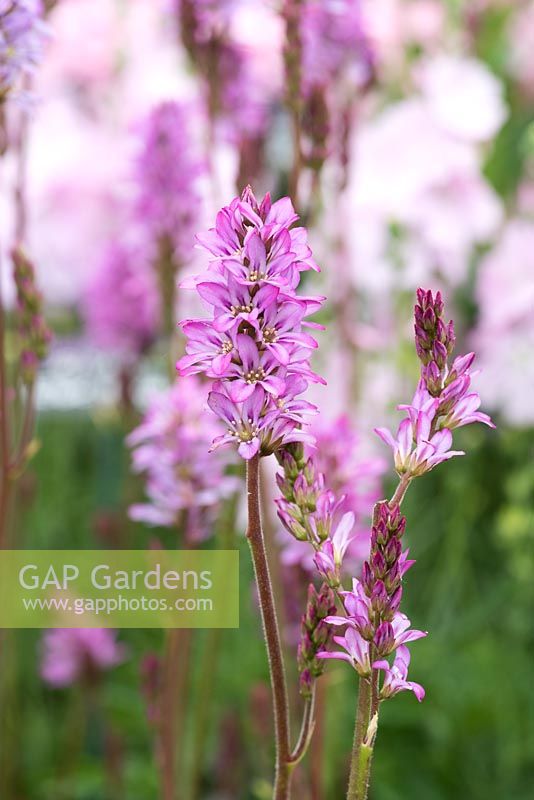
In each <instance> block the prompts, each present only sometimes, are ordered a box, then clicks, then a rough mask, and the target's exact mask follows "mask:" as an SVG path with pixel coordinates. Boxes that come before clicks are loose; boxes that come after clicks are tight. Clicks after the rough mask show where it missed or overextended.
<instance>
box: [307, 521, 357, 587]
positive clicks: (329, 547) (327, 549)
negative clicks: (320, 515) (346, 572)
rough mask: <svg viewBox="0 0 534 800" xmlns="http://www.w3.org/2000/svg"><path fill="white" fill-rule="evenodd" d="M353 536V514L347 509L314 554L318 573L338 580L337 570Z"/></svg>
mask: <svg viewBox="0 0 534 800" xmlns="http://www.w3.org/2000/svg"><path fill="white" fill-rule="evenodd" d="M354 536H355V534H354V514H353V513H352V511H348V512H347V513H346V514H343V516H342V517H341V520H340V522H339V524H338V525H337V526H336V528H335V530H334V532H333V533H331V535H330V538H328V539H326V541H325V542H323V544H322V545H321V548H320V550H318V551H317V552H316V554H315V557H314V563H315V566H316V567H317V569H318V570H319V572H320V573H322V574H323V575H325V576H326V577H329V578H330V579H331V580H333V581H334V582H335V581H336V578H337V579H338V580H339V570H340V568H341V565H342V563H343V559H344V557H345V553H346V552H347V548H348V546H349V545H350V543H351V542H352V541H353V540H354Z"/></svg>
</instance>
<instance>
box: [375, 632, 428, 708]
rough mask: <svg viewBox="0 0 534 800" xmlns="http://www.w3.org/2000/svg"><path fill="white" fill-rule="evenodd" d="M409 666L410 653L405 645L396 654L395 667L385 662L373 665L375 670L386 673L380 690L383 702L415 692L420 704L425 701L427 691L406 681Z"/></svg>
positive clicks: (416, 684) (417, 684) (377, 662)
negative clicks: (403, 693)
mask: <svg viewBox="0 0 534 800" xmlns="http://www.w3.org/2000/svg"><path fill="white" fill-rule="evenodd" d="M409 665H410V651H409V650H408V648H407V647H405V646H404V645H401V646H400V647H399V648H398V650H397V652H396V653H395V661H394V662H393V666H390V665H389V663H388V662H387V661H385V660H382V661H375V662H374V663H373V669H381V670H383V671H384V672H385V677H384V682H383V684H382V688H381V690H380V697H381V698H382V699H383V700H385V699H386V698H388V697H393V696H394V695H396V694H398V692H404V691H410V692H413V693H414V695H415V696H416V697H417V699H418V700H419V702H421V701H422V700H423V699H424V697H425V690H424V689H423V687H422V686H421V684H420V683H414V682H413V681H407V680H406V678H407V677H408V667H409Z"/></svg>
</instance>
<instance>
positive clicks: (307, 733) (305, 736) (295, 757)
mask: <svg viewBox="0 0 534 800" xmlns="http://www.w3.org/2000/svg"><path fill="white" fill-rule="evenodd" d="M315 687H316V684H315V683H314V684H313V687H312V694H311V697H310V698H308V699H307V700H306V701H305V703H304V712H303V714H302V725H301V727H300V733H299V738H298V739H297V743H296V745H295V747H294V749H293V752H292V753H291V756H290V758H289V760H290V762H291V765H292V766H296V765H297V764H298V763H299V761H301V759H302V758H304V756H305V755H306V750H307V749H308V745H309V743H310V740H311V737H312V734H313V729H314V725H315V723H314V720H313V712H314V709H315Z"/></svg>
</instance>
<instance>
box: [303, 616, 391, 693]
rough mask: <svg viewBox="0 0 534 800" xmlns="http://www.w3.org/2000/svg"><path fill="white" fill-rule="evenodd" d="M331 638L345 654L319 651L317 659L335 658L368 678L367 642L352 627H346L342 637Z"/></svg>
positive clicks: (328, 620)
mask: <svg viewBox="0 0 534 800" xmlns="http://www.w3.org/2000/svg"><path fill="white" fill-rule="evenodd" d="M331 619H332V618H331V617H327V618H326V622H331ZM332 638H333V641H334V642H335V643H336V644H337V645H339V647H342V648H343V650H344V651H345V652H341V651H339V650H335V651H332V652H330V651H327V650H321V651H320V652H319V653H317V658H324V659H326V658H335V659H339V660H341V661H348V663H349V664H350V665H351V666H352V667H354V669H355V670H356V672H357V673H358V675H361V676H362V677H363V678H366V677H368V676H369V675H370V674H371V662H370V660H369V642H366V641H365V639H364V638H363V637H362V636H361V635H360V634H359V633H358V631H357V630H356V629H355V628H353V627H348V628H347V630H346V631H345V635H344V636H334V637H332ZM386 663H387V662H386Z"/></svg>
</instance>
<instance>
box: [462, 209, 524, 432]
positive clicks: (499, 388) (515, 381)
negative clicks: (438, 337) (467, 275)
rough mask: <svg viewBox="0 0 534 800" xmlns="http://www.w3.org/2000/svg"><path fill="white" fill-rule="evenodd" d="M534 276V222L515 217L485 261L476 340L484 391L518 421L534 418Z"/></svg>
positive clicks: (480, 277) (479, 280) (479, 279)
mask: <svg viewBox="0 0 534 800" xmlns="http://www.w3.org/2000/svg"><path fill="white" fill-rule="evenodd" d="M533 275H534V222H532V221H529V220H524V219H512V220H510V221H509V222H508V223H507V224H506V226H505V227H504V229H503V231H502V235H501V238H500V240H499V241H498V243H497V245H496V246H495V247H494V249H493V250H491V251H490V252H489V253H488V254H487V255H486V256H485V258H484V259H483V260H482V262H481V264H480V268H479V272H478V277H477V285H476V297H477V300H478V305H479V325H478V328H477V330H476V331H475V332H474V334H473V342H474V346H475V347H476V348H477V351H478V353H479V363H480V366H481V374H480V375H479V376H478V378H477V384H478V386H479V388H480V390H481V391H483V392H484V396H485V397H486V399H487V402H488V403H489V404H490V405H491V406H493V407H495V408H498V409H499V410H501V412H502V413H503V414H504V415H505V416H506V418H507V419H508V421H509V422H511V423H512V424H515V425H528V424H532V423H533V422H534V406H533V404H532V396H531V395H532V392H531V387H532V385H533V382H534V360H533V359H532V351H533V348H534V280H533ZM511 386H513V387H514V389H513V391H510V387H511Z"/></svg>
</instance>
